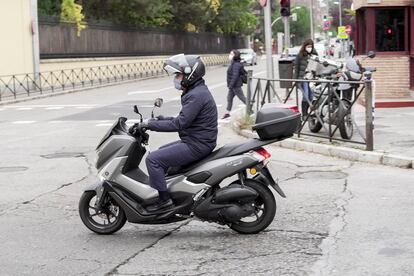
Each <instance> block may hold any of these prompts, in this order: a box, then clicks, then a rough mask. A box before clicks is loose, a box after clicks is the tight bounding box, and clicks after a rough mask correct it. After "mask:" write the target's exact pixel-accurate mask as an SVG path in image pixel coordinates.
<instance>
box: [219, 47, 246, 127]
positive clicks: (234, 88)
mask: <svg viewBox="0 0 414 276" xmlns="http://www.w3.org/2000/svg"><path fill="white" fill-rule="evenodd" d="M229 60H230V62H231V64H230V66H229V68H228V69H227V87H228V89H229V92H228V94H227V109H226V113H225V114H224V116H223V119H226V118H229V117H230V111H231V109H232V107H233V99H234V96H237V97H238V98H239V99H240V101H242V102H243V103H244V104H246V97H245V96H244V94H243V89H242V86H243V80H242V75H243V74H244V72H245V71H244V66H243V64H242V63H241V62H240V61H241V58H240V52H239V51H238V50H231V52H230V54H229Z"/></svg>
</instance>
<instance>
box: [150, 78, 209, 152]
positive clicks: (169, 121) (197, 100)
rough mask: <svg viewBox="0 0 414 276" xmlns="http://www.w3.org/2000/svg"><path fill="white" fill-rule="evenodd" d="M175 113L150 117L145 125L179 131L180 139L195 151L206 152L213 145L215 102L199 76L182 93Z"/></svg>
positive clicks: (161, 129) (152, 128) (160, 129)
mask: <svg viewBox="0 0 414 276" xmlns="http://www.w3.org/2000/svg"><path fill="white" fill-rule="evenodd" d="M181 105H182V107H181V111H180V114H179V115H178V116H177V117H174V118H166V119H165V120H157V121H150V122H149V123H148V128H149V129H150V130H154V131H160V132H178V134H179V136H180V138H181V140H182V141H183V142H184V143H186V144H188V146H189V147H190V149H191V150H192V151H193V152H194V153H195V154H197V155H203V156H205V155H207V154H208V153H210V152H211V151H213V149H214V148H215V147H216V142H217V106H216V102H215V101H214V98H213V96H212V95H211V93H210V91H209V90H208V88H207V86H206V85H205V83H204V80H203V79H201V80H199V81H197V82H196V83H195V84H194V85H193V86H192V87H191V88H189V90H188V91H186V92H185V93H184V94H183V95H182V96H181Z"/></svg>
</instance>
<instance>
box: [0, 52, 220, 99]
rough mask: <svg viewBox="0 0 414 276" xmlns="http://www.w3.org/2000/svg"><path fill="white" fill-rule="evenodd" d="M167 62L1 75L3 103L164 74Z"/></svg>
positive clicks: (212, 59)
mask: <svg viewBox="0 0 414 276" xmlns="http://www.w3.org/2000/svg"><path fill="white" fill-rule="evenodd" d="M202 59H203V61H204V62H205V64H206V66H216V65H222V64H225V63H226V62H227V55H226V56H224V55H216V56H205V57H202ZM163 63H164V60H161V59H160V60H152V61H142V62H137V63H127V64H115V65H106V66H96V67H86V68H76V69H64V70H58V71H48V72H41V73H31V74H18V75H9V76H0V102H2V101H3V102H4V101H7V100H13V99H17V98H22V97H28V96H35V95H42V94H46V93H57V92H62V91H67V90H76V89H82V88H92V87H99V86H103V85H107V84H111V83H117V82H123V81H129V80H137V79H143V78H148V77H158V76H163V75H165V71H164V70H163Z"/></svg>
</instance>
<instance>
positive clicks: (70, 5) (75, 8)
mask: <svg viewBox="0 0 414 276" xmlns="http://www.w3.org/2000/svg"><path fill="white" fill-rule="evenodd" d="M84 18H85V16H84V15H83V14H82V6H81V5H78V4H75V0H63V1H62V10H61V12H60V19H61V20H62V21H64V22H70V23H75V24H76V28H77V36H80V32H81V31H82V30H83V29H85V28H86V23H85V22H84V21H83V19H84Z"/></svg>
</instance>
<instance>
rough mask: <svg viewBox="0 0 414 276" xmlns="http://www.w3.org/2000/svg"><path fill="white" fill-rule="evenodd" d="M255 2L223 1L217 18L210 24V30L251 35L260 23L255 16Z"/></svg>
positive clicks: (246, 0) (248, 0)
mask: <svg viewBox="0 0 414 276" xmlns="http://www.w3.org/2000/svg"><path fill="white" fill-rule="evenodd" d="M254 4H255V1H251V0H221V4H220V8H219V9H218V13H217V16H216V17H215V18H214V19H213V20H212V21H211V22H209V29H210V30H212V31H216V32H219V33H225V34H244V35H246V34H251V33H252V32H253V31H254V30H255V28H256V26H257V25H258V23H259V20H258V18H257V16H255V15H254V14H253V7H254Z"/></svg>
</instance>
